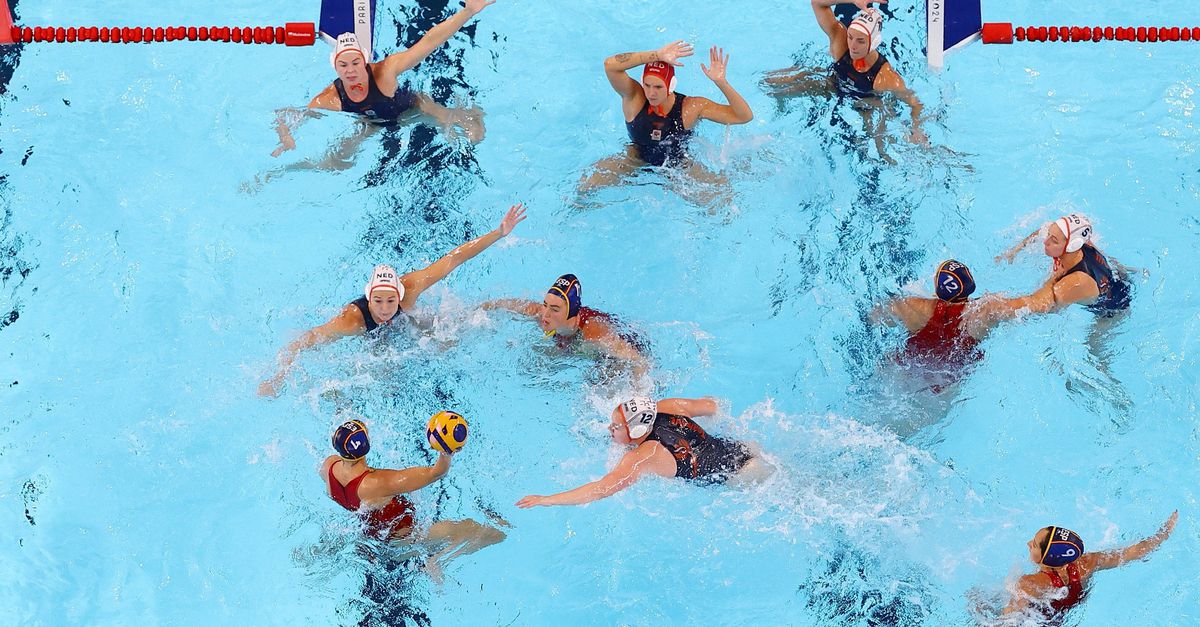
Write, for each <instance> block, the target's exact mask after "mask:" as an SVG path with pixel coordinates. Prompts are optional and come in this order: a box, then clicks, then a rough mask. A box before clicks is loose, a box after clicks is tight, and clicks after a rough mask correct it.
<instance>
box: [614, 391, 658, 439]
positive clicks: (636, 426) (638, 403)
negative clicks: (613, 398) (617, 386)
mask: <svg viewBox="0 0 1200 627" xmlns="http://www.w3.org/2000/svg"><path fill="white" fill-rule="evenodd" d="M617 411H618V412H619V413H620V414H621V418H623V419H624V420H625V425H626V427H628V429H629V439H631V440H636V439H638V438H640V437H642V436H644V435H646V434H648V433H650V430H651V429H653V428H654V419H655V418H657V417H658V403H655V402H654V399H652V398H648V397H645V396H638V397H636V398H631V399H629V400H627V401H625V402H624V403H621V404H620V405H617Z"/></svg>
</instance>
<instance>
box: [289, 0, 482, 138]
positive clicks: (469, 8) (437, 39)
mask: <svg viewBox="0 0 1200 627" xmlns="http://www.w3.org/2000/svg"><path fill="white" fill-rule="evenodd" d="M495 1H496V0H466V6H464V7H463V8H462V9H461V10H459V11H458V12H457V13H455V14H454V15H452V16H451V17H450V18H449V19H447V20H446V21H444V22H442V23H441V24H438V25H437V26H434V27H433V28H431V29H429V32H427V33H426V34H425V36H424V37H422V38H421V40H420V41H418V42H417V43H416V44H414V45H413V47H412V48H409V49H407V50H403V51H401V52H397V53H395V54H390V55H388V56H387V57H385V58H384V59H383V60H382V61H380V62H378V63H367V57H366V54H365V51H364V50H363V49H362V47H361V46H360V45H359V43H358V38H357V37H355V36H354V33H342V34H341V35H339V36H338V38H337V44H336V46H335V47H334V50H333V53H332V54H331V55H330V57H329V59H330V63H332V65H333V69H334V71H335V72H336V73H337V76H338V77H337V80H335V81H334V82H333V83H332V84H331V85H329V86H328V87H326V88H325V89H324V90H323V91H322V92H321V93H319V94H317V96H316V97H315V98H313V99H312V102H310V103H308V109H309V110H316V109H320V110H325V111H345V112H347V113H355V114H358V115H361V116H364V117H365V118H366V119H367V120H370V121H373V122H394V121H396V120H398V119H400V118H401V117H402V116H404V114H405V113H406V112H408V111H411V110H414V109H415V110H417V111H419V112H421V113H423V114H425V115H427V116H429V117H430V118H432V119H433V120H435V121H436V122H437V123H438V124H439V125H440V126H442V127H443V128H449V127H452V126H457V127H459V128H461V129H462V130H463V132H465V133H466V135H467V138H468V139H470V140H471V141H472V142H478V141H480V140H482V139H483V132H484V131H483V112H482V111H480V110H479V109H470V110H455V109H447V108H446V107H443V106H442V105H440V104H438V103H436V102H434V101H433V98H431V97H429V96H428V95H426V94H423V93H420V92H414V91H411V90H409V89H407V88H405V87H401V86H400V83H399V77H400V74H402V73H404V72H406V71H408V70H410V69H412V68H414V67H416V65H417V64H418V63H420V62H421V61H424V60H425V58H426V57H428V56H429V55H430V54H432V53H433V51H434V50H436V49H437V48H438V47H440V46H441V45H442V44H444V43H446V41H448V40H449V39H450V37H451V36H453V35H454V33H456V32H458V30H459V29H460V28H462V27H463V25H464V24H466V23H467V21H469V20H470V19H471V18H473V17H475V16H476V15H478V14H479V12H480V11H483V9H484V8H486V7H488V6H489V5H491V4H494V3H495ZM307 117H308V116H306V115H303V114H301V115H297V114H296V112H295V111H294V110H291V109H284V110H281V111H280V114H279V117H278V119H277V120H276V131H277V132H278V133H279V147H278V148H276V149H275V152H273V153H271V156H273V157H278V156H279V155H281V154H283V153H284V152H286V151H288V150H291V149H293V148H295V147H296V141H295V139H293V138H292V131H293V130H295V127H296V126H299V124H300V123H302V122H303V121H304V120H305V119H307ZM289 123H290V124H289ZM377 128H378V126H376V125H369V127H368V129H367V131H366V132H364V133H360V134H359V135H360V136H359V137H357V140H358V142H361V141H362V140H363V139H365V138H366V135H369V134H370V133H371V132H373V131H374V130H377ZM352 149H353V147H352V146H351V147H343V148H342V149H341V150H340V151H338V152H347V151H349V150H352ZM341 157H342V158H343V159H344V158H345V157H346V155H344V154H343V155H341Z"/></svg>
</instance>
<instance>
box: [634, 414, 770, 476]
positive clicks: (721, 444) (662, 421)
mask: <svg viewBox="0 0 1200 627" xmlns="http://www.w3.org/2000/svg"><path fill="white" fill-rule="evenodd" d="M646 441H647V442H658V443H659V444H661V445H663V446H664V447H665V448H666V449H667V451H668V452H670V453H671V455H672V456H673V457H674V458H675V476H676V477H683V478H684V479H695V480H700V481H705V482H708V483H724V482H725V481H726V480H727V479H729V477H731V476H732V475H734V474H735V473H737V471H739V470H741V469H742V467H743V466H745V465H746V463H747V462H749V461H750V460H751V459H752V458H753V457H754V456H753V455H751V454H750V450H749V449H748V448H746V445H745V444H742V443H741V442H735V441H733V440H726V439H725V438H718V437H714V436H711V435H708V433H707V432H706V431H705V430H704V428H703V427H701V426H700V425H698V424H696V422H695V421H694V420H692V419H691V418H688V417H687V416H679V415H676V414H664V413H659V414H658V416H657V418H655V421H654V430H653V431H651V432H650V435H649V436H647V437H646Z"/></svg>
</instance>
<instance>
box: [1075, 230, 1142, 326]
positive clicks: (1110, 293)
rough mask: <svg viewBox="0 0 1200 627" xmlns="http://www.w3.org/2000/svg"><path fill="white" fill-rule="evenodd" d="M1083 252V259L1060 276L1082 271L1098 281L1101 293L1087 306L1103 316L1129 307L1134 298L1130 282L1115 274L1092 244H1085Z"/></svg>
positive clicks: (1113, 314)
mask: <svg viewBox="0 0 1200 627" xmlns="http://www.w3.org/2000/svg"><path fill="white" fill-rule="evenodd" d="M1079 250H1080V251H1082V252H1083V259H1080V260H1079V263H1077V264H1075V265H1074V266H1071V269H1070V270H1067V271H1066V272H1064V273H1063V275H1062V276H1061V277H1059V278H1058V280H1059V281H1061V280H1063V279H1064V278H1066V277H1067V275H1069V274H1074V273H1076V272H1082V273H1084V274H1086V275H1088V276H1090V277H1092V280H1093V281H1095V282H1096V288H1097V289H1099V290H1100V295H1099V296H1097V297H1096V302H1094V303H1092V304H1090V305H1088V306H1087V308H1088V309H1089V310H1091V311H1092V312H1093V313H1096V314H1097V315H1100V316H1103V317H1109V316H1115V315H1116V314H1117V313H1118V312H1121V311H1124V310H1126V309H1129V302H1130V300H1132V297H1131V294H1130V293H1129V283H1128V282H1126V281H1124V280H1122V279H1120V278H1118V277H1116V276H1113V271H1112V268H1111V267H1109V265H1108V259H1105V257H1104V255H1102V254H1100V251H1098V250H1096V249H1095V247H1093V246H1092V245H1091V244H1084V245H1083V248H1081V249H1079Z"/></svg>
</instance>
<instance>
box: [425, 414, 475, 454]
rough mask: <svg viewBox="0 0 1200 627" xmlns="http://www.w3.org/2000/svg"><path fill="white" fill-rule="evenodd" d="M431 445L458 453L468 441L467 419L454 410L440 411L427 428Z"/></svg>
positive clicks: (430, 420)
mask: <svg viewBox="0 0 1200 627" xmlns="http://www.w3.org/2000/svg"><path fill="white" fill-rule="evenodd" d="M425 437H426V438H428V439H429V446H431V447H433V450H435V451H441V452H443V453H457V452H458V451H459V449H461V448H462V447H463V445H464V444H466V443H467V420H466V419H465V418H463V417H462V416H460V415H458V414H456V413H454V412H452V411H439V412H438V413H436V414H434V415H433V417H432V418H430V419H429V427H428V428H427V429H426V430H425Z"/></svg>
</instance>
